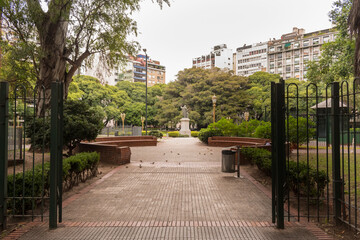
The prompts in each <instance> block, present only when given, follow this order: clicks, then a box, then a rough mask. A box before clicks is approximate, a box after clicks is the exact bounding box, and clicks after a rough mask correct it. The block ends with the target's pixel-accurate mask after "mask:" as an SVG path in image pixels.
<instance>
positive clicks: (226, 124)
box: [208, 118, 238, 137]
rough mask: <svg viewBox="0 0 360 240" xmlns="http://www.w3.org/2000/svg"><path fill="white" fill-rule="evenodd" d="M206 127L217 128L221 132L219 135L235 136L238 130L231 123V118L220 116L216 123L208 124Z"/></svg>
mask: <svg viewBox="0 0 360 240" xmlns="http://www.w3.org/2000/svg"><path fill="white" fill-rule="evenodd" d="M208 129H211V130H214V129H218V130H220V131H221V133H222V135H221V136H227V137H231V136H237V132H238V126H237V125H236V124H234V123H233V120H232V119H230V120H228V119H225V118H221V119H220V120H219V121H217V122H216V123H212V124H210V125H209V126H208Z"/></svg>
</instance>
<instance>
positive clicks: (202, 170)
mask: <svg viewBox="0 0 360 240" xmlns="http://www.w3.org/2000/svg"><path fill="white" fill-rule="evenodd" d="M221 150H222V148H216V147H208V146H206V145H204V144H202V143H201V142H200V141H199V140H198V139H195V138H168V139H164V140H161V142H159V144H158V146H157V147H134V148H132V149H131V151H132V156H131V164H128V165H126V166H119V167H117V168H116V169H114V170H113V171H111V172H110V173H108V174H107V175H105V176H104V177H103V178H102V179H100V180H98V181H97V182H95V183H94V184H92V185H90V186H89V187H87V188H85V189H84V190H82V191H81V192H80V193H79V194H76V195H74V196H72V197H70V198H69V199H67V200H65V201H64V208H63V223H61V224H59V228H57V229H56V230H49V229H48V223H46V222H45V223H32V224H30V225H29V224H28V226H27V228H26V227H25V228H24V229H23V230H18V231H17V232H14V233H13V234H12V235H10V236H9V239H10V237H11V236H13V237H14V238H20V239H163V240H167V239H179V240H180V239H191V240H193V239H204V240H205V239H206V240H207V239H219V240H220V239H221V240H223V239H229V240H230V239H332V238H330V237H329V236H326V235H325V233H323V232H322V231H321V230H320V229H318V228H316V227H315V226H313V225H308V224H305V223H297V222H291V223H287V224H286V228H285V230H277V229H276V228H275V227H274V225H273V224H272V223H271V199H270V198H269V197H268V195H266V193H264V191H262V190H261V187H259V186H257V185H256V184H254V180H253V179H251V177H249V176H248V175H247V174H246V173H244V177H243V178H240V179H239V178H235V177H234V176H235V174H226V173H222V172H221V171H220V160H221Z"/></svg>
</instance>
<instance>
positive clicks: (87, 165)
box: [7, 152, 100, 214]
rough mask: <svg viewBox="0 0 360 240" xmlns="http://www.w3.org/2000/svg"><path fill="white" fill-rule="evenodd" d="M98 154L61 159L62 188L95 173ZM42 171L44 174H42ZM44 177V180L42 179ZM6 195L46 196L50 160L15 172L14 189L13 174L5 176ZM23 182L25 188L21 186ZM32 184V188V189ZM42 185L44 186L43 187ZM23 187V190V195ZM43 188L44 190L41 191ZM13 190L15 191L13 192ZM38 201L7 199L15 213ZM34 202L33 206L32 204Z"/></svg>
mask: <svg viewBox="0 0 360 240" xmlns="http://www.w3.org/2000/svg"><path fill="white" fill-rule="evenodd" d="M99 160H100V154H98V153H96V152H92V153H87V152H84V153H79V154H76V155H73V156H71V157H69V158H66V159H64V160H63V169H62V170H63V186H64V190H69V189H71V188H72V187H73V186H74V185H76V184H78V183H79V181H82V182H83V181H86V179H88V178H90V177H93V176H96V175H97V168H98V163H99ZM42 173H44V175H42ZM43 179H44V181H43ZM7 181H8V182H7V188H8V197H9V198H11V197H13V196H15V197H22V196H25V197H31V196H34V197H41V196H43V197H47V196H49V192H50V162H46V163H44V167H42V164H37V165H35V167H34V174H33V170H32V169H31V170H27V171H25V172H24V173H23V172H20V173H17V174H15V189H14V175H9V176H8V178H7ZM23 184H24V186H25V188H23ZM33 186H34V189H33ZM43 187H44V188H43ZM23 189H24V190H25V192H24V195H23ZM42 189H44V192H42ZM14 191H15V193H14ZM39 201H40V199H39V200H35V201H34V202H33V201H32V200H31V199H25V200H24V201H23V200H22V199H16V200H15V201H14V200H12V199H9V201H8V209H12V208H13V207H14V204H15V214H17V213H21V212H22V211H23V203H24V211H27V210H31V209H32V208H33V207H34V208H35V205H36V204H37V203H38V202H39ZM33 204H34V206H33Z"/></svg>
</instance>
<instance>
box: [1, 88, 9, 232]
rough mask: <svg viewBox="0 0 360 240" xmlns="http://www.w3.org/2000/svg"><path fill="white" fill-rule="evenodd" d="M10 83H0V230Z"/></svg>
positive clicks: (3, 219)
mask: <svg viewBox="0 0 360 240" xmlns="http://www.w3.org/2000/svg"><path fill="white" fill-rule="evenodd" d="M8 101H9V83H7V82H0V225H1V228H0V230H4V229H5V228H6V210H7V206H6V198H7V163H8V122H9V102H8Z"/></svg>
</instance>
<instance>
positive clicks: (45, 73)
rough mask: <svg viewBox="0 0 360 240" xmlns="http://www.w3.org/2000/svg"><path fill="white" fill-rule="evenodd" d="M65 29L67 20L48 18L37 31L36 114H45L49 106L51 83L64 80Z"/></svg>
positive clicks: (66, 28)
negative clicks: (38, 55) (37, 75)
mask: <svg viewBox="0 0 360 240" xmlns="http://www.w3.org/2000/svg"><path fill="white" fill-rule="evenodd" d="M67 30H68V22H67V21H62V20H58V21H56V22H54V21H52V20H51V19H50V18H48V19H47V21H44V23H43V25H42V29H40V31H39V33H40V44H41V50H42V57H41V58H40V63H39V68H40V73H39V80H38V82H37V87H38V90H37V91H38V101H37V113H36V114H37V116H42V115H43V114H46V110H47V109H49V108H50V99H51V83H52V82H55V81H59V82H65V79H66V60H65V58H64V54H65V52H66V48H65V44H66V33H67ZM44 97H45V99H44Z"/></svg>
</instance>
